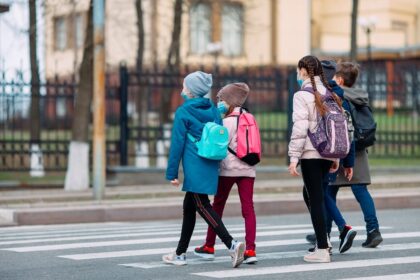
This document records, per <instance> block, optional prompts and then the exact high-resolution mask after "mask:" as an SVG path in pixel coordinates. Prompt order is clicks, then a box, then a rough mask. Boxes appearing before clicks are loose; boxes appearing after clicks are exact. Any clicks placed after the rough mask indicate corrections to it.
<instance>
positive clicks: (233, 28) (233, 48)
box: [222, 4, 243, 56]
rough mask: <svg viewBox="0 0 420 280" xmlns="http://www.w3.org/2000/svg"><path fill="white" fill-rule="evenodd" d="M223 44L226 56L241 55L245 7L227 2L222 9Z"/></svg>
mask: <svg viewBox="0 0 420 280" xmlns="http://www.w3.org/2000/svg"><path fill="white" fill-rule="evenodd" d="M222 46H223V54H224V55H226V56H239V55H241V54H242V46H243V7H242V6H241V5H237V4H225V5H223V9H222Z"/></svg>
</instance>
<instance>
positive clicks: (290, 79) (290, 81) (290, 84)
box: [286, 70, 297, 164]
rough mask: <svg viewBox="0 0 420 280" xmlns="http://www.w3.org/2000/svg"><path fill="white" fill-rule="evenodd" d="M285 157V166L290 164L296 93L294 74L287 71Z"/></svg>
mask: <svg viewBox="0 0 420 280" xmlns="http://www.w3.org/2000/svg"><path fill="white" fill-rule="evenodd" d="M286 75H287V91H288V93H289V94H288V95H287V156H286V162H287V164H289V163H290V158H289V156H288V154H289V142H290V138H291V136H292V128H293V94H294V93H295V91H296V86H297V81H296V74H295V72H294V71H293V70H292V71H290V70H288V71H287V74H286Z"/></svg>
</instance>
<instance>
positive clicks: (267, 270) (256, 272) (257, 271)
mask: <svg viewBox="0 0 420 280" xmlns="http://www.w3.org/2000/svg"><path fill="white" fill-rule="evenodd" d="M411 263H420V256H417V257H402V258H382V259H370V260H369V261H366V260H358V261H342V262H331V263H319V264H300V265H289V266H280V267H279V266H275V267H261V268H245V269H231V270H219V271H210V272H199V273H192V274H193V275H198V276H206V277H211V278H233V277H244V276H246V277H249V276H260V275H270V274H283V273H293V272H304V271H319V270H331V269H341V268H357V267H359V268H360V267H372V266H382V265H397V264H411Z"/></svg>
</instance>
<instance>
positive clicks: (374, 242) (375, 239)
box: [362, 229, 383, 248]
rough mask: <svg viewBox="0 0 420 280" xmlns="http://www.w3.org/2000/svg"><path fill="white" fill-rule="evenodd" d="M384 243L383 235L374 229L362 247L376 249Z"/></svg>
mask: <svg viewBox="0 0 420 280" xmlns="http://www.w3.org/2000/svg"><path fill="white" fill-rule="evenodd" d="M382 241H383V239H382V236H381V233H380V232H379V230H378V229H374V230H372V231H371V232H369V233H368V234H367V238H366V241H365V242H363V244H362V246H363V247H365V248H375V247H376V246H378V245H379V244H381V242H382Z"/></svg>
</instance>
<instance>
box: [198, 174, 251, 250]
mask: <svg viewBox="0 0 420 280" xmlns="http://www.w3.org/2000/svg"><path fill="white" fill-rule="evenodd" d="M254 181H255V178H251V177H223V176H220V177H219V185H218V187H217V194H216V195H215V197H214V202H213V210H214V211H215V212H216V213H217V214H218V215H219V216H220V218H221V217H222V215H223V210H224V209H225V205H226V200H227V199H228V197H229V193H230V190H231V189H232V187H233V185H234V184H235V183H236V184H237V185H238V192H239V197H240V199H241V206H242V217H244V219H245V242H246V249H247V250H255V235H256V230H257V222H256V219H255V211H254V201H253V194H254ZM215 243H216V233H215V232H214V230H213V229H212V228H210V227H209V228H208V230H207V238H206V246H209V247H213V246H214V244H215Z"/></svg>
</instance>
